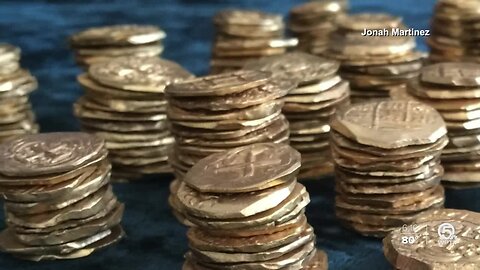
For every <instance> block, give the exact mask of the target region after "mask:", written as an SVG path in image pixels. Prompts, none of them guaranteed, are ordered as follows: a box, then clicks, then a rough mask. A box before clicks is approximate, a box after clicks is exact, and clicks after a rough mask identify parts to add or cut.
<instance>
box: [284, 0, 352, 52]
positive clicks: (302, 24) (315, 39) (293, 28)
mask: <svg viewBox="0 0 480 270" xmlns="http://www.w3.org/2000/svg"><path fill="white" fill-rule="evenodd" d="M347 10H348V1H346V0H327V1H312V2H307V3H303V4H300V5H298V6H295V7H293V8H292V9H291V10H290V17H289V21H288V29H289V30H290V32H292V33H293V35H294V36H295V37H297V38H298V46H297V49H298V50H300V51H304V52H307V53H311V54H316V55H319V54H322V53H323V52H324V51H325V50H326V49H327V48H328V44H329V42H330V35H331V34H332V32H334V31H335V29H336V23H335V20H336V19H337V17H338V15H340V14H344V13H346V12H347Z"/></svg>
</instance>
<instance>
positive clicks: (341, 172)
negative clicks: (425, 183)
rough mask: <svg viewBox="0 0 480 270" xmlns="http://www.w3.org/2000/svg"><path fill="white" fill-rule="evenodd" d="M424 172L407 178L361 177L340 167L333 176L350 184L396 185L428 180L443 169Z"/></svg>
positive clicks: (431, 169)
mask: <svg viewBox="0 0 480 270" xmlns="http://www.w3.org/2000/svg"><path fill="white" fill-rule="evenodd" d="M424 168H425V169H424V171H421V172H420V173H416V174H413V175H408V176H398V175H396V176H385V175H381V174H378V175H368V174H366V175H362V174H358V173H355V172H352V171H347V170H345V169H342V168H341V167H336V170H335V175H336V177H337V178H338V179H341V181H343V182H345V183H350V184H397V183H407V182H413V181H420V180H425V179H429V178H430V177H432V176H433V175H434V174H435V175H442V174H443V169H442V166H440V165H438V164H437V165H434V166H432V167H428V166H426V167H424Z"/></svg>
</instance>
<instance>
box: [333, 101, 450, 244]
mask: <svg viewBox="0 0 480 270" xmlns="http://www.w3.org/2000/svg"><path fill="white" fill-rule="evenodd" d="M331 127H332V131H330V134H331V147H332V155H333V159H334V161H335V165H336V167H335V178H336V190H337V196H336V199H335V205H336V215H337V217H338V218H339V219H340V220H341V221H342V223H343V224H344V225H345V226H347V227H349V228H352V229H354V230H356V231H358V232H360V233H361V234H363V235H368V236H376V237H379V236H384V235H385V234H386V233H388V232H389V231H391V230H393V229H394V228H396V227H399V226H402V225H403V224H408V223H410V222H411V221H412V220H413V219H414V218H416V217H417V216H418V215H419V214H420V213H422V212H423V211H425V210H427V209H432V208H439V207H442V206H443V203H444V190H443V188H442V186H441V185H440V179H441V177H442V175H443V169H442V166H441V165H440V154H441V151H442V149H443V148H444V147H445V145H446V144H447V143H448V138H447V137H446V133H447V129H446V127H445V123H444V122H443V119H442V117H441V116H440V114H439V113H438V112H436V111H435V110H434V109H433V108H431V107H429V106H427V105H424V104H422V103H419V102H416V101H412V100H399V101H378V102H367V103H362V104H357V105H353V106H351V107H346V108H342V109H339V110H337V113H336V114H335V116H334V117H333V118H332V122H331Z"/></svg>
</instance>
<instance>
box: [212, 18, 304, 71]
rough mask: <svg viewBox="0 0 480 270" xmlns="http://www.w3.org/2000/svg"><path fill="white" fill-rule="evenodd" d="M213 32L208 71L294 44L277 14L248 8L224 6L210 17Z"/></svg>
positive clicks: (240, 64) (234, 65)
mask: <svg viewBox="0 0 480 270" xmlns="http://www.w3.org/2000/svg"><path fill="white" fill-rule="evenodd" d="M213 21H214V24H215V27H216V30H217V35H216V37H215V41H214V43H213V49H212V59H211V62H210V67H211V70H210V72H211V73H221V72H226V71H233V70H237V69H240V68H242V67H243V65H244V64H245V62H246V61H248V60H251V59H255V58H258V57H262V56H266V55H276V54H283V53H285V52H286V51H287V48H289V47H294V46H296V45H297V43H298V40H297V39H296V38H286V37H285V35H284V30H285V25H284V22H283V18H282V16H281V15H280V14H270V13H263V12H259V11H251V10H224V11H221V12H219V13H217V14H216V15H215V17H214V18H213Z"/></svg>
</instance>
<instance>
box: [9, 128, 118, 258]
mask: <svg viewBox="0 0 480 270" xmlns="http://www.w3.org/2000/svg"><path fill="white" fill-rule="evenodd" d="M106 157H107V150H106V149H105V143H104V142H103V141H102V140H101V139H99V138H97V137H94V136H91V135H88V134H86V133H78V132H71V133H69V132H63V133H45V134H38V135H24V136H21V137H18V138H16V139H14V140H11V141H9V142H7V143H4V144H2V145H0V193H1V194H2V196H3V198H4V199H5V202H4V207H5V215H6V217H5V220H6V223H7V228H6V229H5V230H4V231H3V232H1V233H0V250H2V251H4V252H8V253H12V254H13V255H14V256H17V257H20V258H23V259H27V260H34V261H39V260H53V259H73V258H79V257H84V256H88V255H89V254H91V253H92V252H94V251H95V250H97V249H100V248H103V247H105V246H108V245H110V244H113V243H115V242H117V241H119V240H120V239H121V238H122V237H123V235H124V232H123V230H122V227H121V226H120V221H121V219H122V216H123V209H124V206H123V204H122V203H120V202H118V201H117V199H116V197H115V195H114V193H113V191H112V187H111V185H110V182H109V180H110V163H109V162H108V161H107V160H106Z"/></svg>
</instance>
